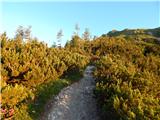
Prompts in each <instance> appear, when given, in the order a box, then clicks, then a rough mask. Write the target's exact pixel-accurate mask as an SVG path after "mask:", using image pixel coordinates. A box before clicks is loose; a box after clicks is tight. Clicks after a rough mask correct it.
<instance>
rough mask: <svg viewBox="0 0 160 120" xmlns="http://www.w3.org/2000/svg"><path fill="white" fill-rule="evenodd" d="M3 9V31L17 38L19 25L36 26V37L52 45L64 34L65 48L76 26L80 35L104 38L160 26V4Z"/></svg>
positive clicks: (8, 4)
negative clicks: (129, 30)
mask: <svg viewBox="0 0 160 120" xmlns="http://www.w3.org/2000/svg"><path fill="white" fill-rule="evenodd" d="M0 7H1V9H0V10H1V17H0V18H2V19H0V23H1V28H2V29H1V28H0V29H1V30H0V32H4V31H6V32H7V35H8V36H9V37H13V36H14V34H15V31H16V29H17V27H18V26H19V25H22V26H24V27H27V26H28V25H31V26H32V36H34V37H37V38H38V39H39V40H40V41H44V42H46V43H48V45H49V46H50V45H52V44H53V42H54V41H55V42H56V34H57V32H58V31H59V30H60V29H62V30H63V34H64V36H63V38H62V40H63V43H62V44H63V45H64V44H65V42H66V41H67V40H70V39H71V36H72V35H73V32H74V26H75V24H76V23H78V24H79V26H80V35H81V34H82V33H83V32H84V29H85V28H89V30H90V32H91V35H92V36H93V35H96V36H100V35H102V34H103V33H107V32H108V31H111V30H112V29H116V30H122V29H125V28H129V29H132V28H155V27H159V26H160V1H158V0H157V1H150V2H149V1H143V0H142V1H141V2H138V1H132V2H127V1H121V2H120V1H114V2H111V1H110V2H109V1H108V2H105V1H101V2H98V1H94V2H93V1H92V2H83V1H79V2H71V1H70V2H69V1H68V2H62V1H61V2H53V1H48V2H44V1H41V2H40V1H35V2H27V1H26V2H9V1H4V2H2V3H1V5H0Z"/></svg>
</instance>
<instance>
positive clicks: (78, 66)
mask: <svg viewBox="0 0 160 120" xmlns="http://www.w3.org/2000/svg"><path fill="white" fill-rule="evenodd" d="M0 42H1V82H2V88H1V95H2V101H1V104H2V106H1V114H2V119H5V118H11V117H13V118H15V119H20V118H19V117H20V116H23V115H22V114H25V116H26V119H29V113H28V112H27V109H28V108H27V106H26V104H28V103H31V102H32V101H34V99H35V97H36V93H38V92H37V90H38V89H37V88H39V86H42V85H44V84H47V83H50V82H52V81H54V80H57V79H59V78H60V77H62V76H64V75H68V74H70V73H73V72H81V71H82V70H83V69H84V68H85V66H86V65H87V64H88V62H89V59H88V57H86V56H84V55H81V54H79V53H76V52H70V51H68V50H65V49H63V48H61V49H59V48H49V47H47V45H46V44H45V43H43V42H38V40H36V39H31V38H30V39H29V40H27V41H23V39H22V37H21V36H16V37H15V38H14V39H9V38H8V37H7V35H6V33H4V34H1V36H0ZM75 70H76V71H75ZM62 84H63V83H62ZM61 88H62V87H61ZM46 89H47V87H46ZM20 108H24V109H23V110H22V109H21V110H20ZM10 111H11V112H12V113H10ZM18 116H19V117H18Z"/></svg>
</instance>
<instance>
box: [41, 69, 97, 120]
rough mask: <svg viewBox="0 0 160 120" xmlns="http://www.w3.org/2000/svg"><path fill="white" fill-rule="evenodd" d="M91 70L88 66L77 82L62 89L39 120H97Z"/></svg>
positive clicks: (93, 81)
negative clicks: (46, 112)
mask: <svg viewBox="0 0 160 120" xmlns="http://www.w3.org/2000/svg"><path fill="white" fill-rule="evenodd" d="M93 68H94V67H93V66H88V67H87V68H86V70H85V72H84V75H83V78H82V79H81V80H80V81H79V82H76V83H74V84H72V85H71V86H68V87H66V88H64V89H63V90H62V91H61V92H60V93H59V95H58V96H56V97H55V98H54V99H53V101H54V102H53V103H52V104H50V109H49V112H48V114H46V115H44V116H43V118H41V120H99V117H98V115H97V108H96V101H95V99H94V97H93V89H94V88H95V80H94V78H93V76H92V72H93Z"/></svg>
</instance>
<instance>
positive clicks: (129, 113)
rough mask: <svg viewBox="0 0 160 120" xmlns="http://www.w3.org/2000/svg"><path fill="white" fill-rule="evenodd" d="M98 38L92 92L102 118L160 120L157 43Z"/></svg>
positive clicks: (159, 63) (159, 71)
mask: <svg viewBox="0 0 160 120" xmlns="http://www.w3.org/2000/svg"><path fill="white" fill-rule="evenodd" d="M99 41H101V42H99V44H97V46H96V47H99V46H102V45H103V46H104V47H99V49H97V50H96V51H95V53H97V51H98V54H99V55H101V59H100V60H99V61H98V62H96V66H97V70H96V71H95V76H96V77H97V84H96V91H95V92H96V96H97V100H98V104H99V105H100V106H102V108H103V111H104V115H105V117H108V118H110V117H111V116H110V115H111V114H114V115H112V117H113V116H114V117H113V118H115V119H120V118H121V119H124V120H126V119H140V120H144V119H147V120H148V119H157V120H158V119H160V93H159V91H160V89H159V86H160V56H159V54H160V51H159V49H160V46H159V45H157V44H148V43H145V42H138V43H137V42H136V41H134V40H132V41H130V40H127V39H124V38H116V37H115V38H112V39H111V38H108V37H102V39H100V40H99ZM95 42H98V41H97V40H96V41H95ZM100 43H102V44H100ZM144 43H145V44H144ZM104 53H105V54H104ZM108 114H109V116H107V115H108ZM113 118H112V119H113Z"/></svg>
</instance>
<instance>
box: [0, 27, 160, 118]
mask: <svg viewBox="0 0 160 120" xmlns="http://www.w3.org/2000/svg"><path fill="white" fill-rule="evenodd" d="M159 33H160V31H159V28H157V29H155V30H154V29H149V30H143V29H137V30H127V29H126V30H123V31H120V32H119V31H112V32H110V33H109V34H108V35H102V36H101V37H99V38H95V39H93V40H92V41H90V40H89V39H82V38H80V37H79V36H78V34H76V35H74V36H73V37H72V40H71V41H68V42H67V43H66V45H65V47H64V48H61V49H59V48H53V47H51V48H49V47H47V45H46V44H44V43H43V42H38V41H37V40H36V39H31V38H29V39H28V40H27V41H25V42H24V41H23V36H21V35H18V34H17V35H16V37H15V38H14V39H9V38H7V36H6V34H5V33H4V34H2V35H1V36H0V40H1V83H2V88H1V94H2V100H1V99H0V100H1V103H2V106H1V115H2V119H4V118H9V117H13V118H15V119H27V120H31V119H33V118H34V117H33V118H32V115H33V116H36V115H37V113H35V112H36V110H37V109H38V107H37V105H36V104H37V103H36V99H39V98H40V97H43V96H44V97H45V98H43V99H41V100H40V101H42V102H46V101H47V99H48V98H49V97H50V95H48V94H54V93H58V92H59V91H60V89H61V88H63V87H64V86H66V85H68V84H69V81H68V80H67V81H66V80H64V81H63V80H62V81H61V80H57V79H58V78H64V77H68V75H73V74H74V73H79V72H81V70H82V69H83V68H85V66H86V65H87V64H88V63H89V60H91V61H90V62H91V63H92V64H94V65H95V66H96V70H95V72H94V75H95V77H96V78H97V79H96V90H95V94H96V97H97V101H98V105H99V106H100V107H102V108H103V112H104V117H105V118H108V119H110V117H112V119H114V118H115V119H140V120H145V119H146V120H148V119H160V92H159V91H160V88H159V86H160V45H159V38H157V37H159ZM89 36H90V35H89V34H88V33H87V34H86V38H88V37H89ZM72 77H73V76H72ZM76 77H77V76H76ZM73 78H74V77H73ZM74 79H75V78H74ZM56 80H57V81H56ZM47 88H48V90H46V89H47ZM44 91H45V93H44ZM40 101H38V102H40ZM30 103H31V104H30ZM34 103H36V104H34ZM38 104H39V106H41V105H43V104H44V103H42V104H41V103H38ZM33 106H34V108H33ZM37 111H39V110H37ZM31 112H32V113H34V114H32V115H31Z"/></svg>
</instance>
